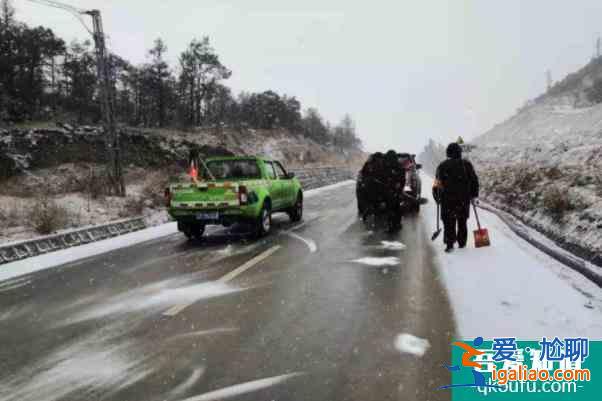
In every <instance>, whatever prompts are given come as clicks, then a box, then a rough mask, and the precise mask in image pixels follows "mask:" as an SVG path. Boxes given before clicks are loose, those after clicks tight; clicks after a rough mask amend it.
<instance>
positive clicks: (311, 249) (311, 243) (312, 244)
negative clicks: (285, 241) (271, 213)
mask: <svg viewBox="0 0 602 401" xmlns="http://www.w3.org/2000/svg"><path fill="white" fill-rule="evenodd" d="M284 234H285V235H288V236H289V237H293V238H295V239H298V240H299V241H302V242H303V243H304V244H305V245H307V247H308V248H309V252H311V253H315V252H316V251H317V250H318V245H316V242H315V241H314V240H313V239H311V238H303V237H302V236H300V235H297V234H295V233H292V232H290V231H289V232H286V233H284Z"/></svg>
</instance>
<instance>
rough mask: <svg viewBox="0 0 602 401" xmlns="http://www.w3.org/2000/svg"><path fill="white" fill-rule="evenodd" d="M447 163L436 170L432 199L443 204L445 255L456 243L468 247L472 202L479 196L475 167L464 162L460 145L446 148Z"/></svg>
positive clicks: (454, 144)
mask: <svg viewBox="0 0 602 401" xmlns="http://www.w3.org/2000/svg"><path fill="white" fill-rule="evenodd" d="M446 153H447V160H445V161H444V162H442V163H441V164H440V165H439V167H437V175H436V178H435V183H434V185H433V198H434V199H435V201H436V202H437V203H440V204H441V220H443V242H444V243H445V251H446V252H451V251H452V250H453V249H454V243H455V242H458V246H459V247H460V248H464V247H465V246H466V241H467V239H468V228H467V227H466V220H468V217H469V215H470V202H471V200H474V199H476V198H477V197H478V196H479V179H478V177H477V175H476V173H475V171H474V168H473V166H472V163H470V162H469V161H468V160H464V159H462V148H461V147H460V145H458V144H457V143H455V142H454V143H450V144H449V146H448V147H447V151H446Z"/></svg>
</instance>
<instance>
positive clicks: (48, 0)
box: [27, 0, 94, 36]
mask: <svg viewBox="0 0 602 401" xmlns="http://www.w3.org/2000/svg"><path fill="white" fill-rule="evenodd" d="M27 1H29V2H31V3H36V4H41V5H44V6H48V7H52V8H57V9H59V10H63V11H67V12H68V13H70V14H71V15H73V16H74V17H75V18H77V20H78V21H79V22H80V23H81V24H82V26H83V27H84V28H85V29H86V31H88V33H89V34H90V35H92V36H94V32H92V30H91V29H90V28H89V27H88V25H86V22H85V21H84V19H83V18H82V16H81V14H84V13H85V12H86V11H85V10H82V9H79V8H76V7H73V6H70V5H68V4H63V3H59V2H57V1H53V0H27Z"/></svg>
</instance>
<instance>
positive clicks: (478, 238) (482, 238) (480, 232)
mask: <svg viewBox="0 0 602 401" xmlns="http://www.w3.org/2000/svg"><path fill="white" fill-rule="evenodd" d="M472 208H473V209H474V216H475V218H476V219H477V230H474V231H473V234H474V246H475V248H481V247H484V246H490V245H491V242H490V241H489V231H487V229H486V228H481V222H480V221H479V215H478V214H477V207H476V205H475V203H474V202H472Z"/></svg>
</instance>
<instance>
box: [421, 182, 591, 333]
mask: <svg viewBox="0 0 602 401" xmlns="http://www.w3.org/2000/svg"><path fill="white" fill-rule="evenodd" d="M431 185H432V179H430V178H429V177H426V176H423V187H424V188H430V186H431ZM435 208H436V205H435V203H434V202H432V201H431V202H429V203H428V204H427V205H426V206H425V207H424V208H423V210H422V212H421V215H422V216H423V219H424V221H425V222H426V223H427V224H428V227H429V228H430V229H431V230H433V231H434V229H435V224H436V218H435V213H436V211H435ZM478 213H479V217H480V220H481V224H482V226H483V227H484V228H487V229H488V230H489V236H490V238H491V246H490V247H486V248H479V249H475V248H474V239H473V237H472V230H474V229H476V222H475V219H474V215H473V213H471V218H470V220H469V222H468V226H469V246H468V247H467V248H466V249H457V248H456V249H455V250H454V252H452V253H451V254H446V253H445V252H444V251H443V249H444V246H443V240H442V238H441V237H442V236H441V237H440V238H438V239H437V240H436V241H435V242H434V243H433V246H434V250H435V255H436V261H437V265H438V266H439V268H440V272H441V274H442V276H443V280H444V282H445V286H446V288H447V290H448V293H449V297H450V301H451V304H452V309H453V311H454V315H455V320H456V324H457V327H458V331H459V334H460V336H461V337H463V338H474V337H476V336H483V337H486V338H487V337H489V338H491V337H496V336H498V337H499V336H514V337H518V338H525V339H533V338H538V337H543V336H567V337H568V336H587V337H589V338H590V339H602V319H600V316H601V312H602V294H601V291H600V288H599V287H598V286H597V285H595V284H594V283H592V282H591V281H589V280H587V279H586V278H585V277H583V276H581V275H580V274H579V273H577V272H575V271H573V270H572V269H570V268H568V267H566V266H564V265H562V264H560V263H558V262H556V261H555V260H554V259H552V258H550V257H549V256H547V255H545V254H544V253H542V252H540V251H539V250H537V249H536V248H534V247H532V246H531V245H529V244H528V243H527V242H525V241H524V240H522V239H521V238H520V237H518V236H517V235H516V234H514V233H513V232H512V231H511V230H510V228H508V226H506V225H505V223H504V222H503V221H501V220H500V219H499V218H498V217H497V216H495V215H494V214H492V213H489V212H487V211H484V210H482V209H479V211H478Z"/></svg>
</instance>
